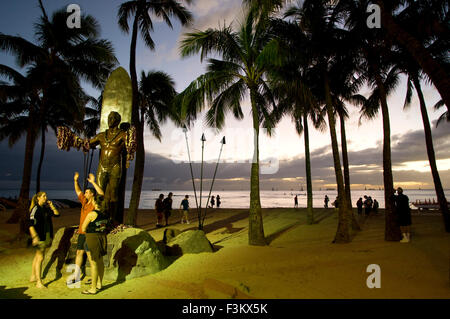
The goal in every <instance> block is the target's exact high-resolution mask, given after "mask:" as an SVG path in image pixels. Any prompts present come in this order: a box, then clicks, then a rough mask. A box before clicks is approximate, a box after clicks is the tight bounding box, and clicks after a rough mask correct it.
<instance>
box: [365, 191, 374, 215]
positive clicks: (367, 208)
mask: <svg viewBox="0 0 450 319" xmlns="http://www.w3.org/2000/svg"><path fill="white" fill-rule="evenodd" d="M364 199H365V200H364V213H365V214H366V216H369V214H370V210H371V208H372V203H371V199H370V197H368V196H367V195H364Z"/></svg>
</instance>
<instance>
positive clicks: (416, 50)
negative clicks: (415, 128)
mask: <svg viewBox="0 0 450 319" xmlns="http://www.w3.org/2000/svg"><path fill="white" fill-rule="evenodd" d="M376 3H377V4H378V5H379V6H380V8H381V23H382V25H383V28H384V29H385V30H386V31H387V34H388V35H389V37H391V38H393V39H395V40H396V41H397V42H398V43H399V44H400V45H402V46H404V47H405V48H406V50H408V52H409V53H410V54H411V55H412V56H413V57H414V59H415V60H416V61H417V63H418V64H419V65H420V67H421V68H422V69H423V70H424V72H425V73H426V74H427V75H428V76H429V77H430V79H431V81H432V82H433V84H434V86H435V87H436V89H437V90H438V91H439V94H440V95H441V97H442V99H443V100H444V103H445V105H446V106H447V109H448V111H449V112H450V76H449V75H448V73H447V72H446V71H445V68H444V67H443V66H442V65H440V63H438V62H437V61H436V60H434V59H433V57H432V55H431V54H430V53H429V52H428V50H427V49H426V48H425V47H424V46H423V44H422V43H421V42H420V41H418V40H417V39H416V38H415V37H413V36H411V35H410V34H409V33H408V32H407V31H406V30H404V29H403V28H402V27H400V26H399V25H398V24H397V23H396V22H395V20H394V18H393V17H392V15H391V13H390V12H388V11H387V10H385V7H384V1H383V0H377V1H376Z"/></svg>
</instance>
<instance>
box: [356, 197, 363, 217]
mask: <svg viewBox="0 0 450 319" xmlns="http://www.w3.org/2000/svg"><path fill="white" fill-rule="evenodd" d="M356 207H358V215H361V214H362V210H363V200H362V197H360V198H359V199H358V201H357V202H356Z"/></svg>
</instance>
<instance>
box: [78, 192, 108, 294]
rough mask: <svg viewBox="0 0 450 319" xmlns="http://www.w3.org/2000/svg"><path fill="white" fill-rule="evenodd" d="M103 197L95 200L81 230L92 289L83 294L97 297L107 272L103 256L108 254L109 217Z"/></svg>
mask: <svg viewBox="0 0 450 319" xmlns="http://www.w3.org/2000/svg"><path fill="white" fill-rule="evenodd" d="M103 202H104V199H103V196H101V195H97V196H95V199H94V209H93V210H92V211H91V212H89V213H88V214H87V216H86V218H85V219H84V222H83V225H82V226H81V229H82V231H83V233H85V234H86V240H85V243H84V249H85V250H86V253H87V255H88V258H89V264H90V265H91V277H92V280H91V288H90V289H88V290H84V291H82V292H81V293H82V294H85V295H95V294H96V293H97V290H100V289H102V279H103V274H104V270H105V266H104V264H103V256H105V255H106V253H107V237H106V232H107V229H108V223H109V217H108V214H106V213H105V210H104V205H103V204H104V203H103Z"/></svg>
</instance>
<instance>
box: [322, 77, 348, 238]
mask: <svg viewBox="0 0 450 319" xmlns="http://www.w3.org/2000/svg"><path fill="white" fill-rule="evenodd" d="M324 87H325V98H326V108H327V115H328V125H329V127H330V136H331V148H332V150H333V163H334V172H335V175H336V184H337V189H338V202H339V213H338V214H339V223H338V229H337V231H336V236H335V238H334V240H333V243H348V242H350V240H351V239H350V230H349V225H350V218H349V217H350V216H349V213H348V207H347V197H346V196H345V189H344V179H343V177H342V169H341V160H340V158H339V147H338V142H337V135H336V122H335V119H334V112H333V103H332V100H331V94H330V85H329V82H328V77H327V75H326V74H325V75H324Z"/></svg>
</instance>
